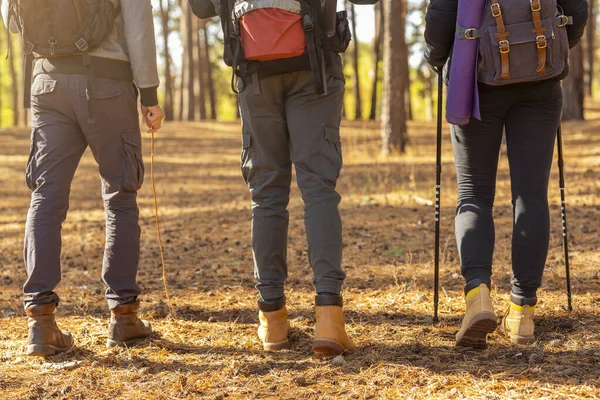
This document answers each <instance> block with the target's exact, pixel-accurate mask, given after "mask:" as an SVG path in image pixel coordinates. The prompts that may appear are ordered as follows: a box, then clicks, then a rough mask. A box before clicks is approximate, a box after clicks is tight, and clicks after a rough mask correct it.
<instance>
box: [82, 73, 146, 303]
mask: <svg viewBox="0 0 600 400" xmlns="http://www.w3.org/2000/svg"><path fill="white" fill-rule="evenodd" d="M76 83H77V85H79V87H80V88H81V86H82V85H85V84H86V82H85V77H78V78H77V82H76ZM83 93H85V91H83ZM92 93H93V94H95V95H97V96H98V98H97V99H94V102H93V110H94V111H93V112H94V117H95V120H96V122H95V123H94V124H89V123H88V111H87V105H86V100H85V98H82V97H81V94H82V91H81V90H79V91H74V92H73V93H72V96H73V101H74V103H75V102H78V104H77V106H76V110H77V115H78V117H79V119H80V124H81V126H82V127H83V130H84V133H85V135H86V138H87V141H88V143H89V145H90V148H91V150H92V153H93V154H94V158H95V159H96V162H97V163H98V167H99V171H100V177H101V180H102V199H103V200H104V209H105V213H106V245H105V249H104V260H103V265H102V279H103V280H104V283H105V284H106V285H107V286H108V288H107V290H106V299H107V300H108V305H109V307H110V308H111V309H114V308H115V307H117V306H119V305H124V304H131V303H135V302H136V300H137V296H138V295H140V294H141V292H142V291H141V288H140V287H139V286H138V284H137V280H136V277H137V270H138V264H139V256H140V227H139V224H138V220H139V209H138V205H137V199H136V198H137V191H138V189H139V188H140V187H141V185H142V182H143V180H144V164H143V161H142V138H141V133H140V128H139V119H138V112H137V101H136V94H135V91H134V89H133V87H132V85H131V83H128V82H125V81H116V80H112V79H101V78H98V79H95V81H94V92H92ZM100 97H101V98H100Z"/></svg>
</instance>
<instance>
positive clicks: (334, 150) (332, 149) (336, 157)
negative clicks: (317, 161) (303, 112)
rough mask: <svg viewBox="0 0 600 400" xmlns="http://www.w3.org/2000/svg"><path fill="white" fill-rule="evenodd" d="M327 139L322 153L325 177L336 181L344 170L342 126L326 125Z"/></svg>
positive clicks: (322, 169) (322, 170)
mask: <svg viewBox="0 0 600 400" xmlns="http://www.w3.org/2000/svg"><path fill="white" fill-rule="evenodd" d="M324 131H325V140H324V141H323V151H322V154H321V156H322V157H321V163H322V168H321V172H322V174H323V177H324V178H325V179H327V180H329V181H332V182H336V181H337V180H338V178H339V177H340V172H341V171H342V165H343V158H342V142H341V138H340V128H339V127H337V126H333V125H325V126H324Z"/></svg>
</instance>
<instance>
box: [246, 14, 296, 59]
mask: <svg viewBox="0 0 600 400" xmlns="http://www.w3.org/2000/svg"><path fill="white" fill-rule="evenodd" d="M239 24H240V34H241V39H242V47H243V48H244V55H245V57H246V59H247V60H251V61H269V60H278V59H282V58H292V57H298V56H301V55H302V54H304V52H305V51H306V34H305V33H304V25H303V24H302V16H301V15H298V14H294V13H292V12H289V11H285V10H281V9H278V8H259V9H256V10H253V11H250V12H248V13H246V14H244V15H243V16H242V17H241V18H240V20H239Z"/></svg>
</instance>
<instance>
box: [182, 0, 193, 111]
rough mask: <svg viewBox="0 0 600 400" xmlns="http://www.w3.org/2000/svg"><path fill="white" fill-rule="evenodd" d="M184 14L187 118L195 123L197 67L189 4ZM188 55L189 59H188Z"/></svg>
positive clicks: (184, 9)
mask: <svg viewBox="0 0 600 400" xmlns="http://www.w3.org/2000/svg"><path fill="white" fill-rule="evenodd" d="M182 11H183V12H184V20H185V24H184V25H183V26H184V32H185V40H184V42H185V44H184V46H183V54H184V61H185V66H186V68H185V69H186V71H187V74H186V75H184V78H185V82H186V85H185V86H186V96H185V97H186V101H187V114H186V118H187V120H188V121H194V120H195V119H196V101H195V100H196V97H195V94H194V86H195V81H196V80H195V68H194V67H195V66H194V29H193V24H192V12H191V9H190V6H189V4H188V3H187V2H184V5H183V7H182ZM186 55H187V57H186Z"/></svg>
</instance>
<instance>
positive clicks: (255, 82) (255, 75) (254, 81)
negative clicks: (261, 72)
mask: <svg viewBox="0 0 600 400" xmlns="http://www.w3.org/2000/svg"><path fill="white" fill-rule="evenodd" d="M252 90H253V91H254V95H255V96H260V94H261V90H260V79H259V77H258V72H255V73H253V74H252Z"/></svg>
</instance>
